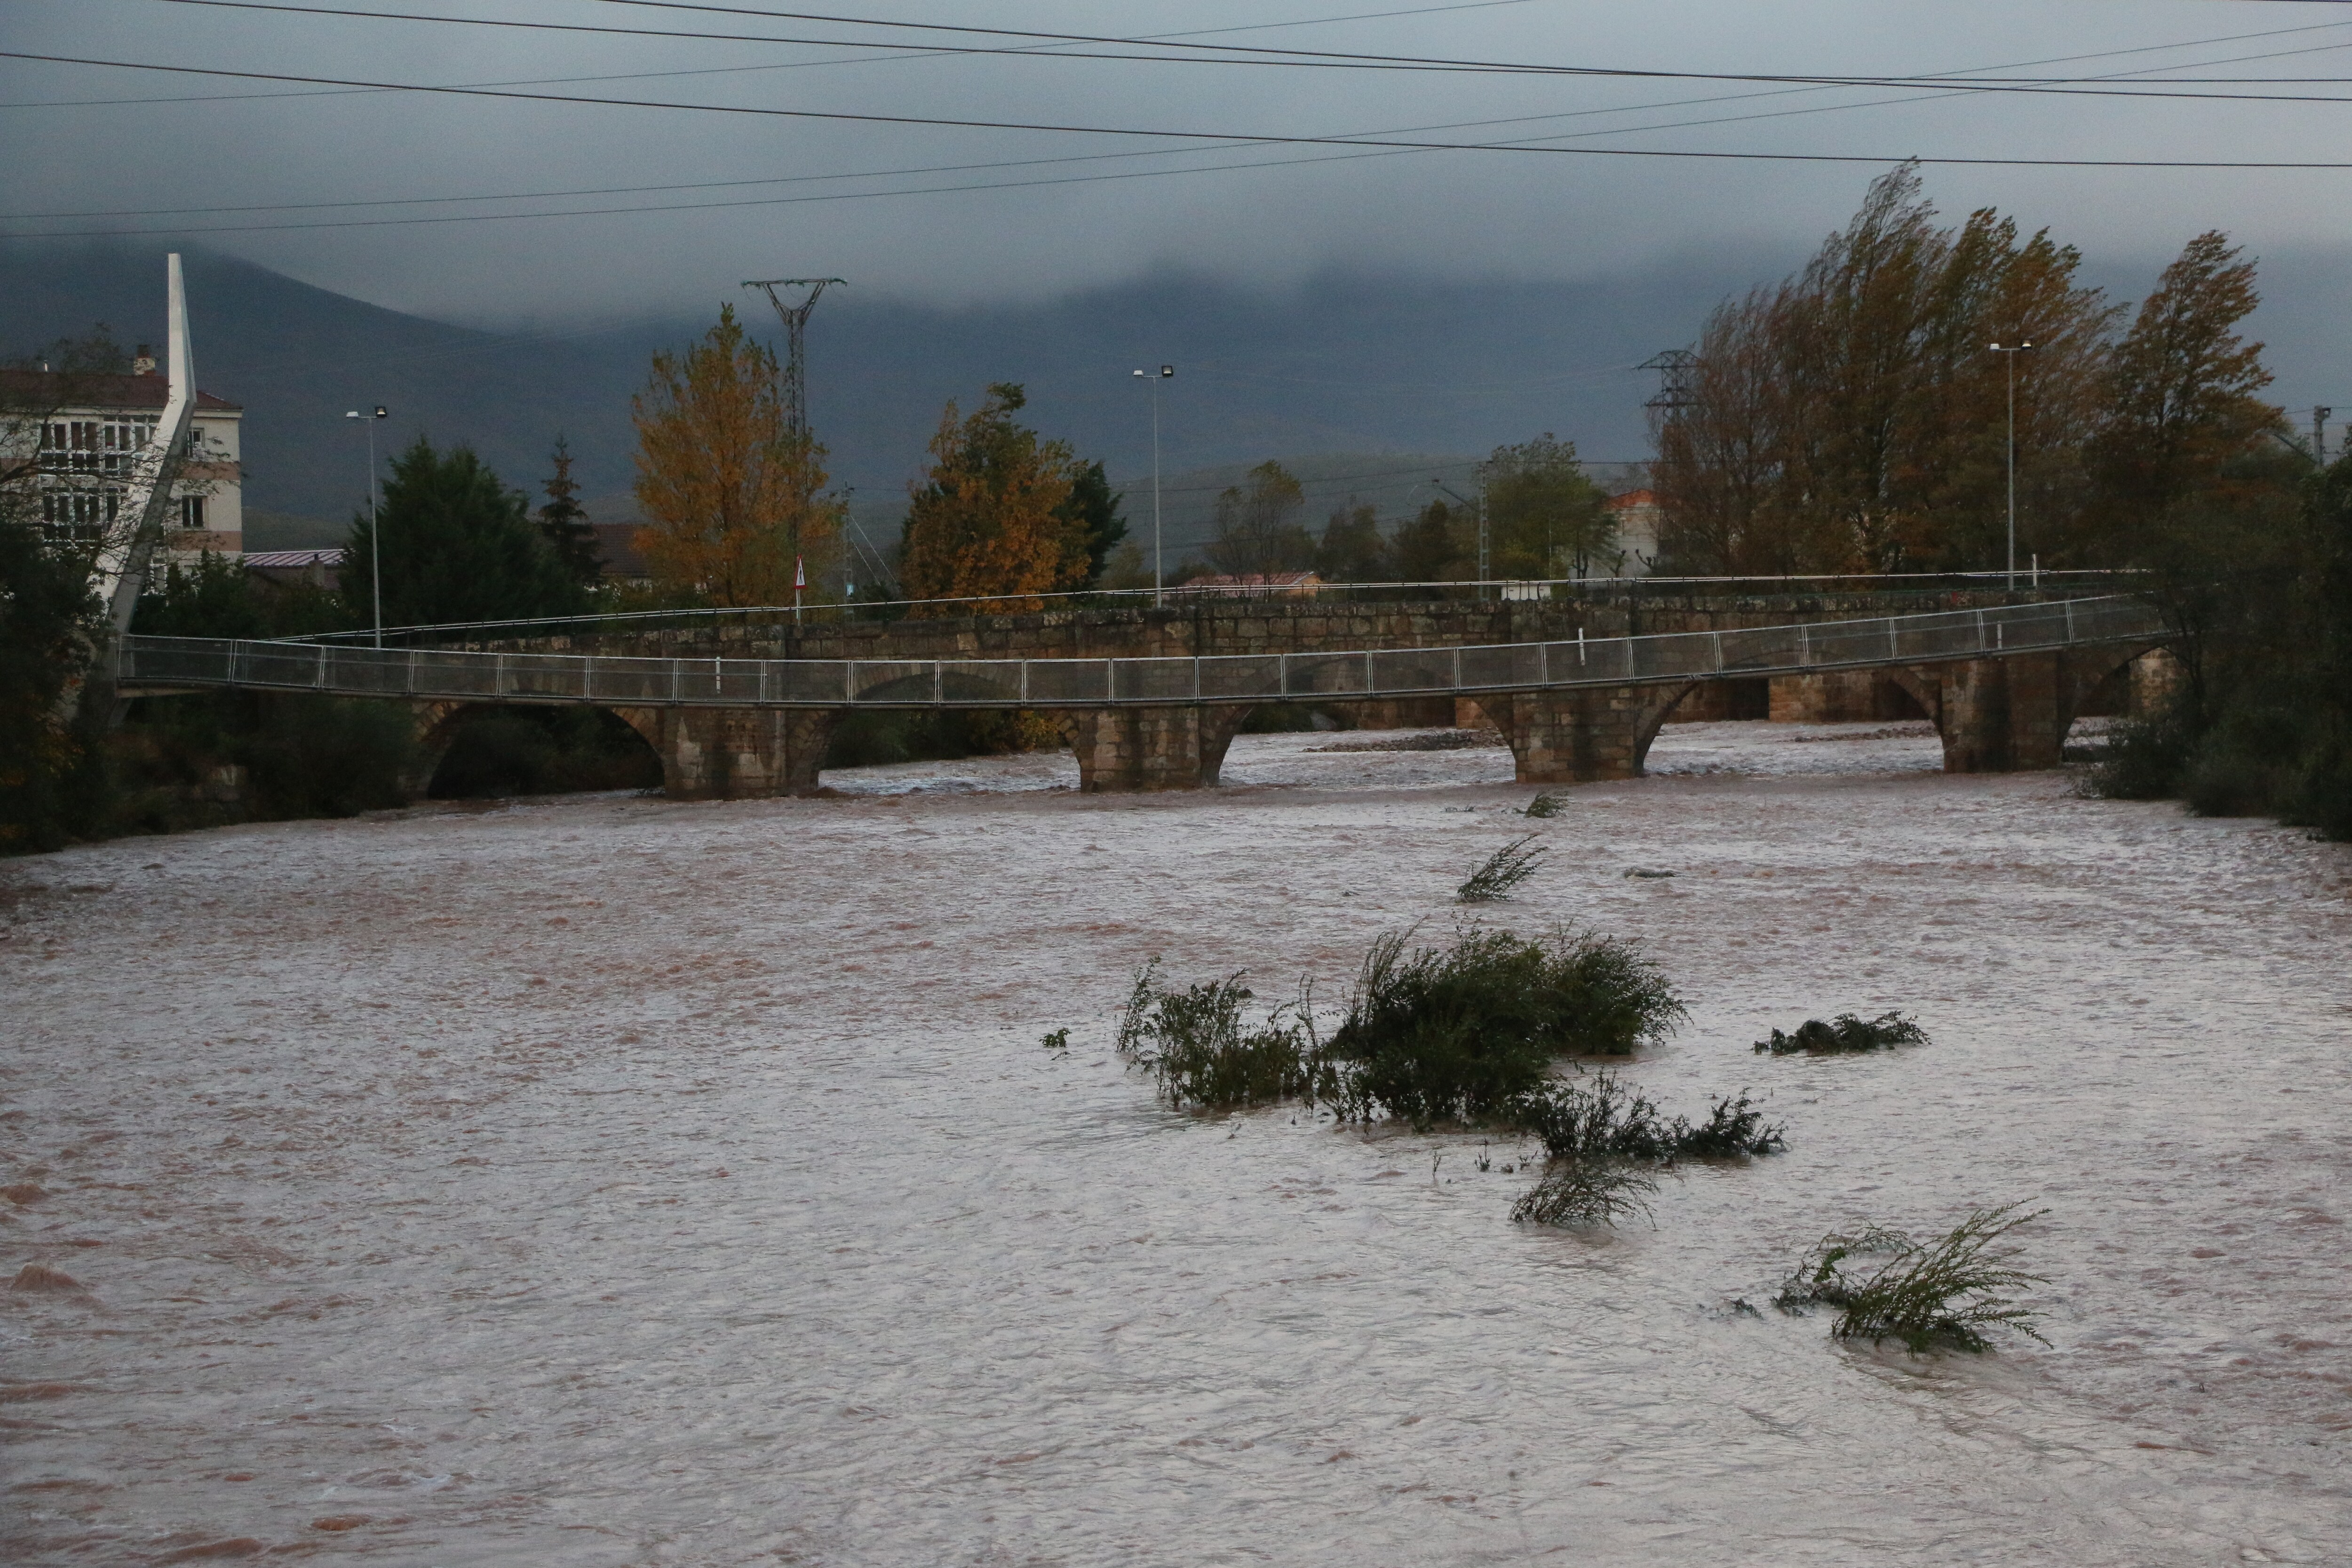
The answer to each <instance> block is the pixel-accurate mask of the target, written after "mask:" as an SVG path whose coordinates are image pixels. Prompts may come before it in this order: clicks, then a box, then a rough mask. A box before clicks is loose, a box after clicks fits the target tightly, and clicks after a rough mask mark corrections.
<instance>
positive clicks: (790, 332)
mask: <svg viewBox="0 0 2352 1568" xmlns="http://www.w3.org/2000/svg"><path fill="white" fill-rule="evenodd" d="M828 283H838V284H840V285H841V286H842V287H843V288H845V289H846V288H848V287H849V280H848V279H845V278H747V279H744V280H743V287H744V288H746V289H758V290H760V292H761V293H762V294H765V295H766V296H767V297H768V303H769V304H771V305H773V306H774V307H775V308H776V316H777V318H778V319H779V320H780V321H782V322H783V323H784V425H785V427H786V428H788V429H789V430H791V431H792V433H793V435H794V436H796V437H800V436H806V435H807V434H808V430H809V423H808V348H807V335H808V319H809V315H810V313H811V312H812V311H814V310H815V309H816V300H817V296H818V295H820V294H822V293H824V289H825V285H826V284H828ZM777 289H807V290H808V297H807V298H806V299H804V300H802V301H801V302H800V303H799V304H797V305H787V304H785V303H784V302H783V300H781V299H779V298H778V297H777V294H776V290H777Z"/></svg>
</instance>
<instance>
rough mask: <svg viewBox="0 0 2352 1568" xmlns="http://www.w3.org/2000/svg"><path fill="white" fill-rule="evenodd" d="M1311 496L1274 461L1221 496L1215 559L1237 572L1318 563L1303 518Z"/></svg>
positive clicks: (1211, 557) (1284, 569)
mask: <svg viewBox="0 0 2352 1568" xmlns="http://www.w3.org/2000/svg"><path fill="white" fill-rule="evenodd" d="M1306 508H1307V495H1306V492H1305V491H1304V490H1302V489H1300V488H1299V485H1298V480H1297V479H1295V478H1293V477H1292V475H1291V473H1290V471H1289V470H1288V469H1287V468H1284V467H1283V466H1282V465H1281V464H1280V463H1277V462H1275V461H1273V460H1272V459H1268V460H1267V461H1265V462H1263V463H1260V464H1259V465H1258V466H1257V467H1256V468H1252V469H1251V470H1250V471H1249V472H1248V473H1247V474H1245V475H1244V476H1243V477H1242V482H1241V483H1240V484H1238V485H1228V486H1226V487H1225V489H1223V491H1222V492H1220V493H1219V494H1218V496H1217V511H1216V518H1217V522H1216V529H1217V531H1216V535H1215V537H1214V538H1213V539H1212V540H1211V541H1210V542H1209V551H1208V554H1209V563H1210V564H1211V565H1213V566H1214V567H1215V568H1216V569H1217V570H1218V571H1220V572H1225V573H1231V574H1235V575H1262V574H1266V573H1271V572H1296V571H1301V570H1303V569H1305V568H1306V567H1307V566H1309V565H1311V564H1313V563H1314V560H1315V539H1314V536H1313V535H1312V534H1309V533H1308V532H1307V530H1306V528H1305V526H1304V525H1302V524H1301V523H1300V522H1299V521H1298V517H1299V513H1300V512H1302V511H1304V510H1306Z"/></svg>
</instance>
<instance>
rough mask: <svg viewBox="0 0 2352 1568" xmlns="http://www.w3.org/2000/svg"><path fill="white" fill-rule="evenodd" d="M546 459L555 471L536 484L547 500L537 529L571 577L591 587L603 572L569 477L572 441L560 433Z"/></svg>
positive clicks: (574, 484) (574, 482)
mask: <svg viewBox="0 0 2352 1568" xmlns="http://www.w3.org/2000/svg"><path fill="white" fill-rule="evenodd" d="M548 461H549V463H550V464H551V465H552V466H553V468H554V469H555V472H553V473H552V474H550V475H549V476H548V477H547V479H545V480H544V481H543V482H542V483H541V487H540V488H541V489H544V490H545V491H546V492H547V503H546V504H545V505H544V506H542V507H541V508H540V509H539V531H540V532H541V533H542V534H544V535H546V537H547V542H548V546H549V548H551V549H552V550H553V551H554V552H555V558H556V559H557V560H558V561H561V562H562V563H563V569H564V570H565V571H566V572H568V573H570V574H572V581H573V582H575V583H577V584H580V585H581V586H582V587H583V588H593V587H594V586H595V585H596V584H597V582H598V581H599V580H600V579H602V578H603V577H604V552H602V551H601V550H599V549H598V548H597V546H596V531H595V530H594V529H593V528H591V527H590V526H589V525H588V513H587V511H586V510H584V509H583V508H582V506H581V505H580V483H579V481H578V480H576V479H573V478H572V444H571V443H570V442H568V441H566V440H565V439H564V438H563V437H562V434H561V433H560V432H559V433H558V434H557V436H556V437H555V449H554V450H553V451H551V452H550V453H549V454H548Z"/></svg>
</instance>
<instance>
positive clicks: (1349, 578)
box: [1315, 502, 1391, 583]
mask: <svg viewBox="0 0 2352 1568" xmlns="http://www.w3.org/2000/svg"><path fill="white" fill-rule="evenodd" d="M1390 570H1391V564H1390V555H1389V542H1388V541H1387V540H1385V539H1383V538H1381V517H1380V512H1379V511H1378V510H1376V509H1374V508H1373V507H1372V505H1371V504H1370V502H1358V503H1357V504H1355V505H1353V506H1344V507H1339V508H1337V509H1335V510H1333V511H1332V513H1331V515H1330V517H1329V518H1328V519H1327V520H1326V521H1325V522H1324V524H1323V538H1322V540H1321V541H1320V542H1318V544H1317V545H1316V547H1315V573H1316V575H1318V576H1319V577H1321V578H1322V579H1323V580H1324V581H1325V582H1326V583H1381V582H1386V581H1387V580H1388V575H1389V572H1390Z"/></svg>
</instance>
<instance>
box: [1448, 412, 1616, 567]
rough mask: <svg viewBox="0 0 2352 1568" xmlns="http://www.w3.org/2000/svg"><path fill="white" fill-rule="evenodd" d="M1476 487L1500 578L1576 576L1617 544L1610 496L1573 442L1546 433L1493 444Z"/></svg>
mask: <svg viewBox="0 0 2352 1568" xmlns="http://www.w3.org/2000/svg"><path fill="white" fill-rule="evenodd" d="M1478 482H1479V486H1480V489H1481V498H1480V499H1481V500H1483V502H1484V503H1485V506H1486V525H1487V544H1488V550H1489V552H1490V554H1489V561H1488V564H1489V567H1490V569H1491V570H1492V572H1493V574H1494V575H1496V576H1497V577H1565V576H1568V575H1570V574H1579V575H1581V574H1583V573H1584V572H1586V571H1587V570H1589V569H1590V566H1591V562H1592V560H1593V559H1594V558H1595V557H1596V556H1599V555H1601V554H1603V553H1604V552H1606V551H1607V550H1608V549H1609V547H1610V545H1611V544H1612V543H1613V542H1614V541H1615V538H1616V532H1617V529H1616V523H1615V521H1614V520H1613V519H1612V517H1611V516H1610V514H1609V505H1608V500H1609V498H1608V497H1606V496H1604V495H1602V494H1601V487H1600V486H1598V485H1596V484H1594V483H1593V482H1592V480H1591V479H1590V478H1588V477H1587V476H1586V474H1585V472H1584V465H1583V464H1582V463H1580V462H1579V461H1578V460H1577V457H1576V443H1575V442H1573V441H1562V440H1559V439H1557V438H1556V437H1553V435H1552V433H1551V432H1550V431H1549V430H1547V431H1545V432H1544V433H1543V435H1542V436H1540V437H1538V438H1537V439H1535V440H1533V441H1522V442H1520V443H1519V444H1518V445H1517V446H1514V447H1496V448H1495V450H1494V453H1493V455H1492V456H1490V457H1489V458H1487V459H1486V462H1484V463H1482V464H1480V465H1479V468H1478Z"/></svg>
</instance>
